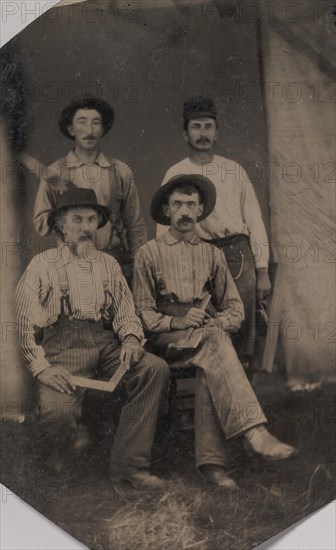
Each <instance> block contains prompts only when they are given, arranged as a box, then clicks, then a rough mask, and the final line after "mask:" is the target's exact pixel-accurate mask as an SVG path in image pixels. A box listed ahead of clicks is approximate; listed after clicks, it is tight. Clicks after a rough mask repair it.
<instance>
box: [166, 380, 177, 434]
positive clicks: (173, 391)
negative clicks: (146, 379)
mask: <svg viewBox="0 0 336 550" xmlns="http://www.w3.org/2000/svg"><path fill="white" fill-rule="evenodd" d="M176 396H177V381H176V377H175V376H174V375H173V374H172V375H171V378H170V384H169V397H168V431H169V435H171V434H172V432H175V428H176Z"/></svg>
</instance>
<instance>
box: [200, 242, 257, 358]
mask: <svg viewBox="0 0 336 550" xmlns="http://www.w3.org/2000/svg"><path fill="white" fill-rule="evenodd" d="M207 242H210V243H211V244H213V245H215V246H217V248H220V249H221V250H223V252H224V254H225V258H226V261H227V264H228V267H229V269H230V272H231V275H232V277H233V278H234V282H235V283H236V286H237V289H238V292H239V294H240V298H241V300H242V302H243V305H244V310H245V320H244V321H243V323H242V326H241V328H240V330H239V331H238V332H237V333H235V334H232V335H231V336H232V343H233V345H234V347H235V350H236V352H237V354H238V356H239V357H241V358H242V357H243V356H247V357H253V354H254V347H255V341H256V336H257V335H256V321H255V316H256V268H255V260H254V256H253V253H252V249H251V246H250V242H249V240H248V237H246V236H245V235H233V236H232V237H226V238H224V239H213V240H211V241H207Z"/></svg>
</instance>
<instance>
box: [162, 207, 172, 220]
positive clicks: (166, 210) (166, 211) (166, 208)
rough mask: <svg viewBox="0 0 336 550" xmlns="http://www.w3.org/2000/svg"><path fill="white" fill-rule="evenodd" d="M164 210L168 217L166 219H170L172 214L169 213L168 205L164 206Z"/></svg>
mask: <svg viewBox="0 0 336 550" xmlns="http://www.w3.org/2000/svg"><path fill="white" fill-rule="evenodd" d="M162 210H163V213H164V215H165V216H166V218H170V212H169V206H168V204H163V205H162Z"/></svg>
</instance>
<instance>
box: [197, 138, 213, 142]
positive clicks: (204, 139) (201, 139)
mask: <svg viewBox="0 0 336 550" xmlns="http://www.w3.org/2000/svg"><path fill="white" fill-rule="evenodd" d="M196 143H211V141H210V139H208V138H199V139H198V140H197V141H196Z"/></svg>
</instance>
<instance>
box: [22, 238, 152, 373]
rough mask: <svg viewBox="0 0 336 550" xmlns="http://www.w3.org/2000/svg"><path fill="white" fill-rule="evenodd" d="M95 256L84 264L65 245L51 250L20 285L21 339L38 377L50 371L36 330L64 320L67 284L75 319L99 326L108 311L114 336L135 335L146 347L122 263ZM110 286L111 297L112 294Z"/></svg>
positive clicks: (40, 257) (38, 259) (100, 254)
mask: <svg viewBox="0 0 336 550" xmlns="http://www.w3.org/2000/svg"><path fill="white" fill-rule="evenodd" d="M94 252H95V254H90V258H89V257H86V258H85V259H81V258H77V257H75V256H74V255H73V254H72V253H71V252H70V250H69V248H68V246H67V245H65V244H62V245H61V246H59V247H57V248H54V249H50V250H46V251H45V252H43V253H42V254H38V255H37V256H35V257H34V258H33V260H32V261H31V262H30V264H29V265H28V267H27V269H26V270H25V272H24V274H23V275H22V277H21V279H20V281H19V283H18V286H17V290H16V309H17V315H18V327H19V339H20V344H21V348H22V353H23V356H24V358H25V359H26V361H27V362H28V365H29V370H30V371H31V372H32V374H33V375H34V376H36V375H37V374H39V373H40V372H42V371H43V370H44V369H45V368H47V367H48V366H49V363H48V362H47V360H46V359H45V355H44V351H43V347H42V346H39V345H37V344H36V341H35V327H49V326H51V325H53V324H54V323H55V322H56V321H57V320H58V316H59V314H60V313H61V295H62V293H61V289H60V286H62V280H65V281H66V282H67V285H68V290H69V298H70V305H71V310H72V317H73V318H74V319H78V320H90V321H99V320H100V319H101V317H102V309H104V306H105V311H107V313H108V315H109V319H110V321H111V326H112V328H113V331H114V332H115V333H116V334H117V335H118V337H119V339H120V341H121V342H122V341H123V340H124V339H125V338H126V336H129V335H134V336H136V337H137V338H138V339H139V340H140V341H141V342H143V337H144V334H143V329H142V325H141V322H140V319H139V318H138V317H137V316H136V314H135V309H134V302H133V298H132V294H131V292H130V290H129V287H128V285H127V283H126V281H125V279H124V277H123V275H122V272H121V269H120V267H119V264H118V262H117V261H116V260H115V259H114V258H113V257H112V256H109V255H108V254H105V253H103V252H100V251H98V250H96V249H94ZM87 256H88V255H87ZM104 285H105V286H106V287H107V288H108V290H109V291H110V294H108V295H106V293H105V291H104Z"/></svg>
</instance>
